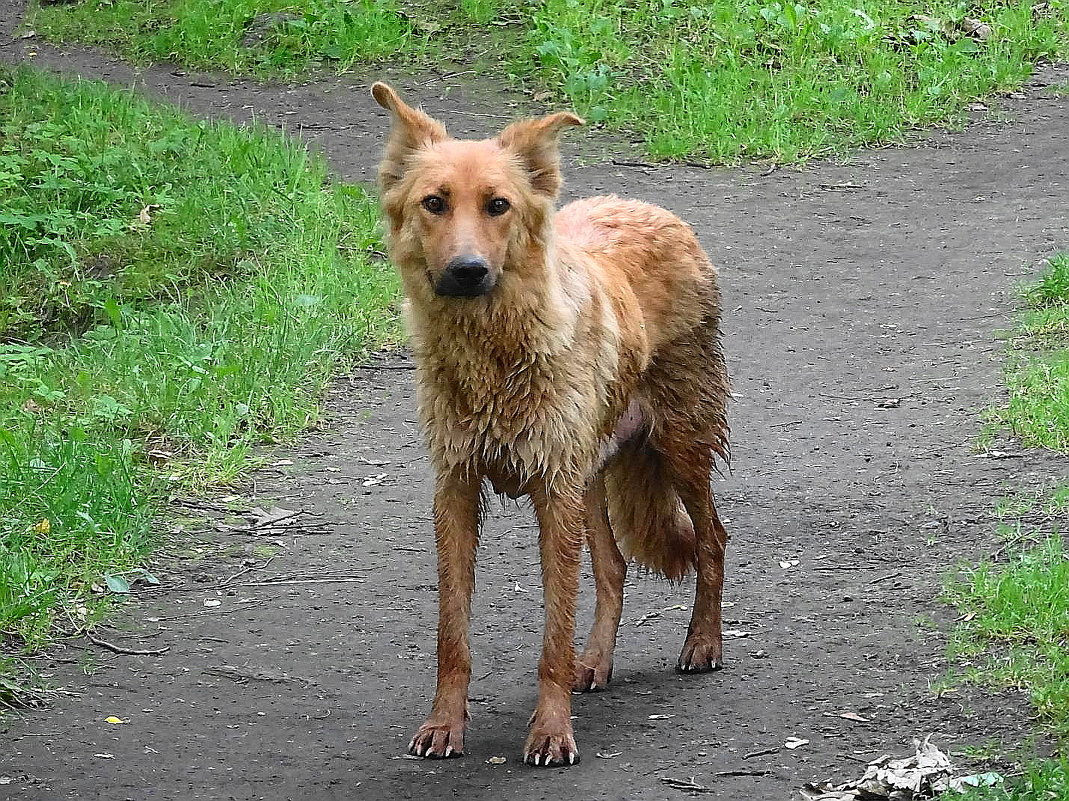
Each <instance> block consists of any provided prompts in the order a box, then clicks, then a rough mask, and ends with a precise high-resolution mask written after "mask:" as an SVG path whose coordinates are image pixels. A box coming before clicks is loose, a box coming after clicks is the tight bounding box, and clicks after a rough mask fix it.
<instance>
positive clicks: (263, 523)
mask: <svg viewBox="0 0 1069 801" xmlns="http://www.w3.org/2000/svg"><path fill="white" fill-rule="evenodd" d="M303 512H304V510H303V509H298V510H297V511H296V512H290V513H289V514H285V515H282V516H281V517H269V518H267V519H265V520H259V521H257V522H255V523H253V524H252V525H250V526H249V527H248V528H247V529H246V531H256V529H258V528H276V527H278V528H285V526H279V525H278V524H279V523H281V522H282V521H283V520H289V519H290V518H293V517H296V516H297V515H299V514H303ZM238 530H239V531H240V529H238Z"/></svg>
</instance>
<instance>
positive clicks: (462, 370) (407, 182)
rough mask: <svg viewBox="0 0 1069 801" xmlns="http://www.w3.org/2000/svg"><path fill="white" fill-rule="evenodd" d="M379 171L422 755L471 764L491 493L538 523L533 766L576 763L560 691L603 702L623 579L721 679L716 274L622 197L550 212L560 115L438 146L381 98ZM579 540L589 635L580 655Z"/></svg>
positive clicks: (684, 667)
mask: <svg viewBox="0 0 1069 801" xmlns="http://www.w3.org/2000/svg"><path fill="white" fill-rule="evenodd" d="M372 95H373V97H374V98H375V100H376V101H377V102H378V103H379V105H381V106H382V107H383V108H385V109H387V110H388V111H389V112H390V113H391V116H392V129H391V131H390V133H389V135H388V139H387V143H386V147H385V153H384V156H383V160H382V164H381V166H380V169H379V184H380V189H381V197H382V207H383V211H384V214H385V219H386V222H387V226H388V242H389V254H390V259H391V261H392V262H393V264H394V265H395V267H396V269H397V270H398V272H399V273H400V276H401V281H402V285H403V290H404V294H405V317H406V322H407V327H408V332H409V336H410V338H411V344H412V350H413V355H414V359H415V363H416V384H417V395H418V405H419V413H420V418H421V421H422V423H423V426H424V428H425V431H426V437H427V442H428V446H429V450H430V454H431V461H432V463H433V466H434V470H435V476H436V478H435V485H434V536H435V543H436V546H437V552H438V554H437V555H438V582H439V618H438V682H437V690H436V693H435V696H434V703H433V706H432V708H431V712H430V716H429V717H428V718H427V721H426V722H425V723H424V724H423V725H422V726H421V727H420V728H419V730H418V731H417V732H416V734H415V736H414V737H413V738H412V740H411V743H410V745H409V752H410V753H411V754H413V755H416V756H421V757H432V758H444V757H451V756H457V755H460V754H463V753H464V731H465V726H466V723H467V718H468V715H467V696H468V684H469V680H470V675H471V656H470V652H469V646H468V628H469V619H470V611H471V595H472V589H473V586H474V581H475V579H474V570H475V552H476V546H477V543H478V539H479V529H480V521H481V518H482V514H483V508H484V500H485V497H486V495H485V494H484V490H485V489H486V488H487V487H486V485H489V488H492V489H493V491H494V492H496V493H497V494H499V495H507V496H510V497H513V498H518V497H521V496H527V497H529V498H530V500H531V502H532V503H533V506H534V511H535V514H536V517H537V520H538V525H539V549H540V556H541V563H542V578H543V589H544V607H545V631H544V638H543V647H542V655H541V660H540V662H539V665H538V701H537V705H536V707H535V710H534V714H533V715H532V717H531V720H530V724H529V732H528V736H527V740H526V744H525V745H524V751H523V757H524V761H525V762H526V763H528V764H531V765H572V764H575V763H576V762H578V761H579V750H578V748H577V747H576V744H575V738H574V733H573V730H572V722H571V693H572V692H573V691H576V692H582V691H590V690H600V689H602V688H604V687H606V686H607V685H608V683H609V680H610V678H611V676H612V669H613V650H614V648H615V645H616V635H617V629H618V627H619V623H620V614H621V609H622V600H623V586H624V579H625V575H626V572H627V565H628V562H629V561H634V562H637V563H638V564H639V565H641V566H643V567H645V568H647V569H649V570H650V571H653V572H655V573H659V574H661V575H663V576H665V577H667V578H668V579H670V580H673V581H678V580H681V579H682V578H683V577H684V575H686V574H687V573H688V572H690V571H691V570H693V571H694V572H695V573H696V577H697V578H696V594H695V600H694V607H693V614H692V617H691V620H690V627H689V629H688V631H687V637H686V640H685V641H684V643H683V649H682V652H681V653H680V656H679V660H678V663H677V670H678V671H680V672H682V673H700V672H704V671H710V670H716V669H718V668H719V667H721V664H722V642H721V619H720V606H721V594H722V586H723V572H724V550H725V546H726V543H727V532H726V531H725V530H724V527H723V525H722V524H721V522H720V519H719V517H718V516H717V512H716V507H715V505H714V502H713V495H712V488H711V476H712V471H713V470H714V469H716V466H717V460H718V459H720V460H723V461H724V462H727V460H728V459H729V451H728V423H727V401H728V395H729V390H728V378H727V370H726V366H725V360H724V354H723V350H722V348H721V342H720V291H719V287H718V283H717V271H716V269H715V268H714V267H713V265H712V264H711V263H710V261H709V259H708V257H707V256H706V254H705V252H704V251H703V250H702V248H701V245H700V244H699V243H698V240H697V238H696V237H695V235H694V232H693V231H692V230H691V229H690V227H689V226H687V225H686V223H684V222H683V221H682V220H680V219H679V218H678V217H676V216H675V215H673V214H672V213H670V212H668V211H666V210H665V209H662V208H659V207H657V206H652V205H649V204H646V203H641V202H638V201H634V200H626V199H621V198H619V197H615V196H609V197H594V198H589V199H586V200H579V201H576V202H573V203H570V204H568V205H566V206H564V207H562V208H561V209H559V210H557V209H556V200H557V196H558V194H559V191H560V187H561V172H560V151H559V138H560V134H561V133H562V132H563V131H564V130H565V129H566V128H568V127H570V126H576V125H582V124H583V120H581V119H580V118H579V117H578V116H576V115H575V114H573V113H570V112H567V111H562V112H558V113H555V114H550V115H548V116H545V117H541V118H532V119H525V120H521V121H519V122H516V123H513V124H511V125H509V126H508V127H506V128H505V129H504V130H503V131H501V133H500V134H498V136H497V137H495V138H493V139H486V140H481V141H473V140H457V139H453V138H451V137H450V136H449V135H448V134H447V133H446V129H445V127H444V126H443V125H442V124H441V123H440V122H438V121H436V120H434V119H433V118H431V117H430V116H428V115H427V114H425V113H424V112H422V111H420V110H418V109H415V108H412V107H410V106H409V105H407V104H405V102H404V101H403V100H402V99H401V98H400V96H399V95H398V94H397V92H396V91H394V90H393V89H392V88H391V87H390V86H388V85H386V84H384V83H376V84H375V85H374V86H373V87H372ZM584 541H585V542H586V544H587V545H588V547H589V550H590V554H591V561H592V564H593V572H594V577H595V588H596V604H595V612H594V623H593V627H592V629H591V631H590V635H589V637H588V639H587V641H586V646H585V649H584V650H583V652H582V654H581V655H579V656H578V657H577V656H576V654H575V650H574V634H575V608H576V597H577V593H578V585H579V564H580V557H581V551H582V546H583V544H584Z"/></svg>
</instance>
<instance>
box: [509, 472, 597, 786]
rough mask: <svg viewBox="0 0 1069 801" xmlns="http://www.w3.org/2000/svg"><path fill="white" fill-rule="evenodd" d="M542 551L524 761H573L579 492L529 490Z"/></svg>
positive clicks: (581, 518) (581, 517)
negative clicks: (532, 701)
mask: <svg viewBox="0 0 1069 801" xmlns="http://www.w3.org/2000/svg"><path fill="white" fill-rule="evenodd" d="M531 499H532V500H533V501H534V507H535V514H536V515H537V517H538V528H539V534H538V544H539V549H540V551H541V555H542V586H543V591H544V598H545V615H546V620H545V633H544V635H543V640H542V659H541V661H540V662H539V663H538V704H537V706H536V707H535V711H534V714H533V715H532V716H531V728H530V731H529V733H528V736H527V743H526V744H525V745H524V749H523V758H524V761H525V762H526V763H527V764H529V765H547V766H548V765H574V764H575V763H576V762H578V761H579V749H578V748H576V745H575V736H574V735H573V733H572V696H571V693H572V684H573V682H574V681H575V605H576V599H577V596H578V594H579V560H580V556H581V555H582V549H583V534H584V532H585V529H586V511H585V508H584V504H583V493H582V490H581V489H579V488H575V489H572V488H570V487H569V488H566V489H565V490H563V491H560V490H554V489H542V490H539V491H536V492H533V493H532V494H531Z"/></svg>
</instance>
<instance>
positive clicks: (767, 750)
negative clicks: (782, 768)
mask: <svg viewBox="0 0 1069 801" xmlns="http://www.w3.org/2000/svg"><path fill="white" fill-rule="evenodd" d="M778 753H779V749H778V748H762V749H761V750H760V751H751V752H750V753H748V754H743V755H742V758H743V759H753V758H754V757H759V756H768V755H769V754H778Z"/></svg>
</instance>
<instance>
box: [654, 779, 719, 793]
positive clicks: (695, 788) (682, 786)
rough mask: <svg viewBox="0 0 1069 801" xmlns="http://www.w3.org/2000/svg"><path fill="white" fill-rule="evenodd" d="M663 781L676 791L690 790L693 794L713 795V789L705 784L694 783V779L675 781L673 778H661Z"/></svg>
mask: <svg viewBox="0 0 1069 801" xmlns="http://www.w3.org/2000/svg"><path fill="white" fill-rule="evenodd" d="M660 779H661V781H662V782H664V783H665V784H667V785H668V786H669V787H674V788H675V789H676V790H689V791H690V792H692V793H711V792H713V791H712V790H711V789H709V788H708V787H706V786H705V785H703V784H698V783H697V782H696V781H694V777H693V776H691V777H690V779H674V778H672V777H671V776H661V777H660Z"/></svg>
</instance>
